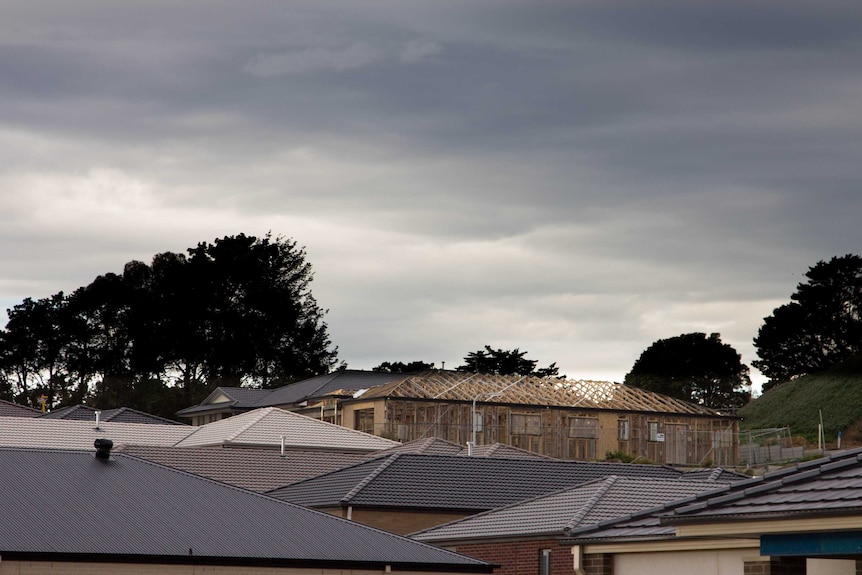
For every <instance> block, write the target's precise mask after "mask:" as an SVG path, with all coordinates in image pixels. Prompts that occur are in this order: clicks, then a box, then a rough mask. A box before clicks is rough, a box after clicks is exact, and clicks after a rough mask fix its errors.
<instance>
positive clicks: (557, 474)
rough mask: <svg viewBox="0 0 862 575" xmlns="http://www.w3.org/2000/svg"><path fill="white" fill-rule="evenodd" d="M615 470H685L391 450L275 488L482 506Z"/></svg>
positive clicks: (312, 498) (348, 500)
mask: <svg viewBox="0 0 862 575" xmlns="http://www.w3.org/2000/svg"><path fill="white" fill-rule="evenodd" d="M609 475H619V476H622V477H653V478H658V479H673V480H676V479H678V478H679V477H680V475H681V473H680V472H679V471H678V470H676V469H673V468H669V467H663V466H656V465H637V464H625V463H605V462H582V461H556V460H550V461H547V460H530V459H496V458H486V457H459V456H441V455H414V454H393V455H390V456H389V457H386V458H378V459H373V460H371V461H368V462H365V463H360V464H357V465H354V466H351V467H347V468H344V469H341V470H339V471H334V472H332V473H328V474H325V475H321V476H319V477H316V478H314V479H309V480H306V481H302V482H299V483H296V484H294V485H289V486H286V487H284V488H281V489H276V490H274V491H271V492H270V494H271V495H272V496H273V497H277V498H279V499H284V500H285V501H291V502H294V503H299V504H302V505H308V506H310V507H329V506H338V505H341V504H342V503H343V504H350V505H354V506H371V507H398V508H424V509H458V510H474V511H484V510H488V509H493V508H496V507H502V506H504V505H508V504H511V503H514V502H516V501H520V500H523V499H526V498H529V497H535V496H537V495H541V494H544V493H549V492H551V491H556V490H558V489H562V488H564V487H569V486H571V485H574V484H576V483H582V482H584V481H590V480H593V479H598V478H604V477H607V476H609Z"/></svg>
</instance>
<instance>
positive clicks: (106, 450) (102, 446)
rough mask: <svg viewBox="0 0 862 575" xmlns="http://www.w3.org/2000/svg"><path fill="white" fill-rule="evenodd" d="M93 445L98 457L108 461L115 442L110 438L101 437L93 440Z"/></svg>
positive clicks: (100, 459)
mask: <svg viewBox="0 0 862 575" xmlns="http://www.w3.org/2000/svg"><path fill="white" fill-rule="evenodd" d="M93 447H95V448H96V459H98V460H99V461H107V460H108V459H110V458H111V448H112V447H114V442H113V441H111V440H110V439H105V438H103V437H100V438H99V439H97V440H96V441H94V442H93Z"/></svg>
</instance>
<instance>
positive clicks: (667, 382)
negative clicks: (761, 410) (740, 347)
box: [624, 333, 751, 408]
mask: <svg viewBox="0 0 862 575" xmlns="http://www.w3.org/2000/svg"><path fill="white" fill-rule="evenodd" d="M748 372H749V370H748V366H746V365H745V364H743V363H742V361H741V358H740V355H739V354H738V353H737V352H736V350H735V349H733V347H731V346H730V345H728V344H726V343H722V341H721V336H720V335H719V334H717V333H713V334H710V335H709V337H707V335H706V334H704V333H686V334H682V335H679V336H676V337H671V338H668V339H660V340H658V341H656V342H655V343H653V344H652V345H650V346H649V347H648V348H647V349H646V350H644V351H643V353H641V355H640V357H639V358H638V359H637V361H635V364H634V366H633V367H632V369H631V371H630V372H629V373H628V374H626V376H625V380H624V383H625V384H626V385H631V386H634V387H639V388H642V389H646V390H648V391H654V392H656V393H661V394H664V395H668V396H670V397H675V398H677V399H682V400H684V401H690V402H693V403H698V404H700V405H704V406H707V407H712V408H723V407H738V406H741V405H744V404H745V403H746V402H747V401H748V399H749V398H750V389H751V379H750V378H749V375H748Z"/></svg>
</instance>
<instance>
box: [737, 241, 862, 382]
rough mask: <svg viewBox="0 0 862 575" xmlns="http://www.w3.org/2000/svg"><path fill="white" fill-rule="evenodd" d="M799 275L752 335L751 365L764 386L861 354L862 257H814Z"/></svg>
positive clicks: (826, 367)
mask: <svg viewBox="0 0 862 575" xmlns="http://www.w3.org/2000/svg"><path fill="white" fill-rule="evenodd" d="M805 276H806V277H807V278H808V279H807V281H805V282H802V283H800V284H798V285H797V287H796V292H795V293H794V294H792V295H791V296H790V299H791V301H790V302H789V303H787V304H784V305H782V306H780V307H778V308H776V309H775V310H773V312H772V315H770V316H769V317H766V318H764V320H763V325H762V326H761V327H760V329H759V330H758V332H757V337H755V338H754V346H755V348H756V349H757V355H758V358H759V359H757V360H755V361H753V362H752V365H753V366H754V367H756V368H757V369H759V370H760V371H761V373H763V375H765V376H766V377H768V378H769V381H768V382H767V383H766V384H764V386H763V389H764V390H768V389H770V388H771V387H774V386H775V385H777V384H778V383H781V382H784V381H788V380H790V379H794V378H796V377H799V376H802V375H806V374H810V373H817V372H821V371H824V370H826V369H828V368H830V367H832V366H833V365H836V364H838V363H841V362H842V361H845V360H847V359H849V358H850V357H852V356H853V355H856V354H858V353H860V352H862V257H860V256H857V255H852V254H848V255H846V256H843V257H833V258H832V259H831V260H829V261H828V262H826V261H819V262H817V264H815V265H814V266H812V267H811V268H809V269H808V272H806V274H805Z"/></svg>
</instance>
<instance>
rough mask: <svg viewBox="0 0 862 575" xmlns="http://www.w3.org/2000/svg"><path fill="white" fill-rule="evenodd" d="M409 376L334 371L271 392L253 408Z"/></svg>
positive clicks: (359, 387)
mask: <svg viewBox="0 0 862 575" xmlns="http://www.w3.org/2000/svg"><path fill="white" fill-rule="evenodd" d="M410 375H411V374H405V373H386V372H381V371H361V370H352V369H347V370H342V371H335V372H333V373H327V374H325V375H319V376H317V377H312V378H310V379H305V380H302V381H297V382H296V383H291V384H289V385H285V386H282V387H279V388H276V389H273V390H272V393H271V394H270V395H269V396H267V397H265V398H261V399H260V400H259V401H258V402H257V404H256V407H269V406H279V405H293V404H296V403H300V402H302V401H305V400H306V399H308V398H311V397H321V396H323V395H326V394H329V393H333V392H338V391H345V392H347V391H349V392H356V391H359V390H363V389H370V388H373V387H377V386H380V385H385V384H388V383H392V382H393V381H401V380H403V379H405V378H407V377H408V376H410Z"/></svg>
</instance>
